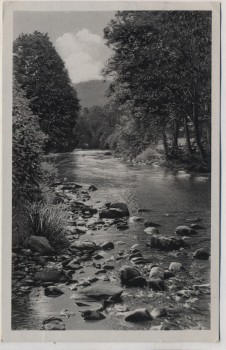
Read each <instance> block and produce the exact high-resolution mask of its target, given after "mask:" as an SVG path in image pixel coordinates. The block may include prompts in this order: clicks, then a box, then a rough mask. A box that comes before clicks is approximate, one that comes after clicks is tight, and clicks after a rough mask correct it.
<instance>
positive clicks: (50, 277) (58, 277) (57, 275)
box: [34, 267, 69, 282]
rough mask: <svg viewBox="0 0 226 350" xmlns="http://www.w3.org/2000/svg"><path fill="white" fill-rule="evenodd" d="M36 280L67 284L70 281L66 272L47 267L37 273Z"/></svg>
mask: <svg viewBox="0 0 226 350" xmlns="http://www.w3.org/2000/svg"><path fill="white" fill-rule="evenodd" d="M34 278H35V280H36V281H41V282H64V281H65V282H66V281H67V280H68V279H69V277H68V276H67V275H66V273H65V272H64V270H60V269H57V268H55V267H47V268H45V269H43V270H41V271H38V272H36V273H35V275H34Z"/></svg>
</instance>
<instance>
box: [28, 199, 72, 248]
mask: <svg viewBox="0 0 226 350" xmlns="http://www.w3.org/2000/svg"><path fill="white" fill-rule="evenodd" d="M25 212H26V222H27V223H28V227H29V235H34V236H42V237H45V238H47V239H48V240H49V242H50V244H51V245H52V246H53V247H55V248H61V247H62V246H64V245H66V244H67V239H66V238H65V232H64V231H65V226H66V225H67V214H66V212H65V211H64V210H63V206H62V205H55V206H53V205H51V204H49V203H45V202H36V203H32V204H29V205H27V206H26V209H25Z"/></svg>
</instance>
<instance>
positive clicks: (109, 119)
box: [77, 103, 120, 148]
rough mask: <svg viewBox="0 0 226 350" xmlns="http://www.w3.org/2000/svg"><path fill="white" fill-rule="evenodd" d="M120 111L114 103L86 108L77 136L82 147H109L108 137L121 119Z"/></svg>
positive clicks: (79, 121)
mask: <svg viewBox="0 0 226 350" xmlns="http://www.w3.org/2000/svg"><path fill="white" fill-rule="evenodd" d="M119 116H120V111H119V110H118V108H117V107H116V106H115V105H114V104H110V103H109V104H108V105H105V106H93V107H90V108H89V109H88V108H84V109H83V110H82V112H81V113H80V116H79V119H78V125H77V135H78V136H77V137H78V140H79V141H78V142H79V145H80V146H81V147H88V148H107V147H108V142H107V138H108V136H109V135H111V134H112V133H113V131H114V128H115V126H116V124H117V123H118V121H119Z"/></svg>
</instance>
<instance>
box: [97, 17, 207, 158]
mask: <svg viewBox="0 0 226 350" xmlns="http://www.w3.org/2000/svg"><path fill="white" fill-rule="evenodd" d="M104 35H105V39H106V40H107V45H108V46H109V47H111V48H112V49H113V55H112V57H111V58H110V59H109V60H108V62H107V65H106V67H105V69H104V71H103V74H104V75H105V76H111V78H112V79H113V81H112V84H111V86H110V94H111V95H114V96H115V98H117V100H118V101H119V103H120V104H121V105H123V106H126V109H127V110H128V111H129V113H128V114H129V117H130V118H132V119H133V120H134V123H133V124H132V125H135V127H136V128H137V129H138V130H139V133H140V135H141V137H140V144H139V147H138V148H140V149H142V148H145V147H147V143H149V144H151V143H156V142H157V141H158V140H160V139H162V142H163V145H164V149H165V154H166V157H167V156H168V154H169V148H171V150H170V152H171V153H172V152H173V151H174V149H176V148H178V136H179V128H180V127H184V134H185V137H186V139H187V148H188V153H190V155H191V154H192V150H191V142H190V134H191V132H190V133H189V128H188V121H189V122H191V123H192V133H193V135H194V137H195V142H196V148H197V150H198V153H199V156H200V160H201V161H204V160H205V152H204V146H203V138H204V137H205V136H204V134H203V132H202V130H203V128H202V123H203V121H205V120H206V123H208V122H207V121H210V101H211V98H210V97H211V89H210V86H211V13H209V12H202V11H123V12H118V13H117V14H116V16H115V18H114V19H113V20H111V21H110V23H109V25H108V26H107V27H106V28H105V30H104ZM208 130H209V129H208ZM190 131H191V130H190ZM132 132H134V130H133V128H131V133H132ZM167 138H168V139H170V140H171V146H170V145H169V142H167ZM131 139H132V138H131ZM206 139H208V137H207V136H206Z"/></svg>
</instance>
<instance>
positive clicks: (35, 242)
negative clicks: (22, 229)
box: [23, 236, 54, 255]
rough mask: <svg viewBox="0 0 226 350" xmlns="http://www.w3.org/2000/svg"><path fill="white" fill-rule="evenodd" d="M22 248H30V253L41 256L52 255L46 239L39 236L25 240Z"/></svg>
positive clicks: (52, 251) (51, 249)
mask: <svg viewBox="0 0 226 350" xmlns="http://www.w3.org/2000/svg"><path fill="white" fill-rule="evenodd" d="M23 246H24V247H25V248H30V249H31V250H32V251H34V252H38V253H40V254H41V255H49V254H53V253H54V250H53V248H52V247H51V245H50V244H49V241H48V239H47V238H45V237H41V236H30V237H29V238H28V239H26V241H25V242H24V244H23Z"/></svg>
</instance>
